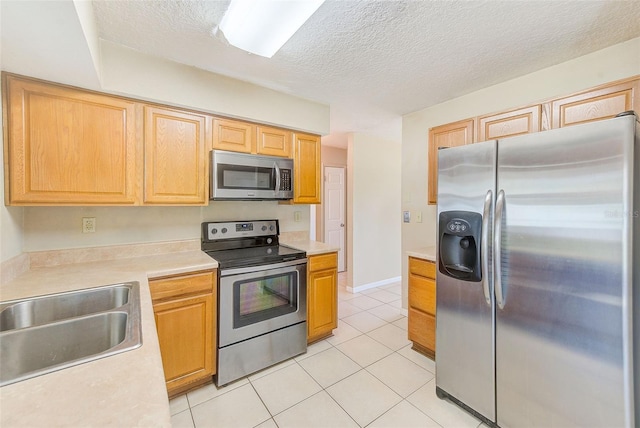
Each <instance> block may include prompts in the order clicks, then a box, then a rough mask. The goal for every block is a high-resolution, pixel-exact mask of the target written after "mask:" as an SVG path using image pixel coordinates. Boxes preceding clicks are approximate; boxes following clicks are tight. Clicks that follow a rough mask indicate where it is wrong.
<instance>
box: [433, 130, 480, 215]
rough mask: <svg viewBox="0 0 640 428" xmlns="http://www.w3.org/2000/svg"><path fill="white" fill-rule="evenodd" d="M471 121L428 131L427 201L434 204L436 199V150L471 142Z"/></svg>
mask: <svg viewBox="0 0 640 428" xmlns="http://www.w3.org/2000/svg"><path fill="white" fill-rule="evenodd" d="M473 123H474V120H473V119H468V120H461V121H459V122H455V123H449V124H447V125H442V126H436V127H434V128H431V129H430V130H429V153H428V157H429V159H428V163H429V186H428V187H429V188H428V200H429V203H430V204H435V203H436V202H437V199H438V148H441V147H456V146H463V145H465V144H470V143H472V142H473Z"/></svg>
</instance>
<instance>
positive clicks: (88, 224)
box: [82, 217, 96, 233]
mask: <svg viewBox="0 0 640 428" xmlns="http://www.w3.org/2000/svg"><path fill="white" fill-rule="evenodd" d="M95 231H96V218H95V217H82V233H94V232H95Z"/></svg>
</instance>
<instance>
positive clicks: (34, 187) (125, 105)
mask: <svg viewBox="0 0 640 428" xmlns="http://www.w3.org/2000/svg"><path fill="white" fill-rule="evenodd" d="M3 84H4V85H3V89H4V91H5V96H4V100H5V104H4V106H3V108H4V111H5V118H4V119H5V138H6V139H7V141H5V152H4V154H5V168H6V170H7V171H5V191H6V192H5V193H6V195H5V198H6V204H7V205H47V204H48V205H51V204H56V205H81V204H82V205H133V204H135V203H136V158H137V157H138V156H140V155H141V153H142V150H141V145H140V144H141V140H139V139H138V138H137V135H136V113H135V112H136V103H135V102H132V101H129V100H125V99H121V98H116V97H111V96H107V95H102V94H97V93H92V92H85V91H81V90H77V89H73V88H68V87H63V86H55V85H50V84H46V83H42V82H39V81H34V80H30V79H22V78H19V77H16V76H11V75H3Z"/></svg>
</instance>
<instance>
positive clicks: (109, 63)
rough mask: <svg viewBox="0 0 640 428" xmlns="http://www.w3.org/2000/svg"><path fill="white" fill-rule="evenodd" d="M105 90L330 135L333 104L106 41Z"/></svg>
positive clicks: (103, 50)
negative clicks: (330, 110) (330, 112)
mask: <svg viewBox="0 0 640 428" xmlns="http://www.w3.org/2000/svg"><path fill="white" fill-rule="evenodd" d="M100 48H101V53H102V61H101V63H102V70H101V75H102V87H103V90H105V91H108V92H111V93H119V94H124V95H126V96H132V97H137V98H142V99H147V100H152V101H159V102H163V103H168V104H172V105H178V106H185V107H190V108H194V109H199V110H203V111H207V112H211V113H218V114H223V115H225V116H231V117H238V118H243V119H248V120H252V121H256V122H262V123H268V124H273V125H277V126H283V127H287V128H291V129H295V130H302V131H306V132H311V133H314V134H320V135H326V134H328V133H329V106H328V105H325V104H320V103H317V102H313V101H308V100H305V99H303V98H299V97H295V96H292V95H287V94H284V93H282V92H277V91H274V90H271V89H267V88H263V87H261V86H257V85H253V84H251V83H247V82H243V81H240V80H236V79H232V78H229V77H225V76H222V75H220V74H215V73H210V72H207V71H204V70H201V69H198V68H195V67H189V66H186V65H183V64H178V63H175V62H172V61H168V60H163V59H160V58H156V57H153V56H150V55H146V54H142V53H140V52H137V51H134V50H132V49H128V48H125V47H122V46H119V45H116V44H113V43H110V42H105V41H102V42H101V44H100Z"/></svg>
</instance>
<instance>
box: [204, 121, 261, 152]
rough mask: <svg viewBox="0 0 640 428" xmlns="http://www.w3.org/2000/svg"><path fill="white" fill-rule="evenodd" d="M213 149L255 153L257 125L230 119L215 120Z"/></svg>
mask: <svg viewBox="0 0 640 428" xmlns="http://www.w3.org/2000/svg"><path fill="white" fill-rule="evenodd" d="M213 148H214V149H217V150H229V151H232V152H242V153H254V152H255V125H252V124H250V123H246V122H240V121H237V120H230V119H214V120H213Z"/></svg>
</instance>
